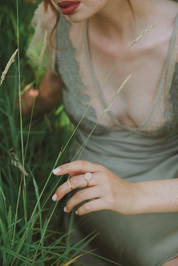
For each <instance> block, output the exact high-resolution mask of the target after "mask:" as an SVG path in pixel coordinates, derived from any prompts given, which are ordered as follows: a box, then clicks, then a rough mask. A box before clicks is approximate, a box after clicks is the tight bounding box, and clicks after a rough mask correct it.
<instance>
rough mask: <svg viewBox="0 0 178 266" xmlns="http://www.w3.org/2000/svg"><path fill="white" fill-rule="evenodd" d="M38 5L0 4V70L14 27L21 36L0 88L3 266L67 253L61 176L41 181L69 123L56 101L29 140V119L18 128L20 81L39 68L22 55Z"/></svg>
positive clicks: (64, 257) (12, 45) (48, 261)
mask: <svg viewBox="0 0 178 266" xmlns="http://www.w3.org/2000/svg"><path fill="white" fill-rule="evenodd" d="M37 4H38V1H30V0H26V1H24V0H18V1H15V0H10V1H9V0H8V1H4V0H3V1H2V2H1V12H0V73H2V71H3V70H4V68H5V66H6V64H7V62H8V60H9V58H10V57H11V55H12V54H13V53H14V51H15V50H16V49H17V46H18V42H17V28H18V29H19V37H20V38H19V59H20V69H19V65H18V60H17V59H18V57H17V56H16V60H15V62H14V63H13V64H12V65H11V67H10V69H9V71H8V73H7V75H6V78H5V81H4V82H3V84H2V86H1V87H0V265H3V266H6V265H7V266H9V265H17V266H18V265H20V266H21V265H52V262H53V263H54V262H55V261H56V262H57V261H58V260H60V264H58V265H61V263H62V262H67V261H69V258H70V257H71V255H70V251H71V249H69V246H68V247H66V246H65V241H64V240H65V235H64V230H63V227H62V217H63V205H64V203H63V202H60V204H59V206H57V207H56V208H55V204H54V202H52V200H51V196H52V194H53V193H54V191H55V189H56V188H57V185H59V184H60V182H59V181H60V179H59V178H56V177H54V176H52V177H51V178H50V179H49V182H48V183H47V184H46V180H47V179H48V178H49V175H50V173H51V171H52V169H53V167H54V163H55V161H56V158H57V157H58V155H59V153H60V151H61V149H62V148H63V147H64V145H65V144H66V143H67V141H68V139H69V136H70V134H71V132H72V129H73V127H72V125H71V123H70V121H69V119H68V117H67V115H66V113H65V112H64V107H63V104H62V102H61V103H59V105H58V106H56V107H55V108H54V109H53V110H51V112H50V113H48V114H46V115H44V116H42V117H40V118H38V119H35V120H34V121H33V122H32V127H31V130H30V135H29V141H28V134H29V119H23V123H22V127H21V124H20V114H19V110H18V109H17V107H16V101H17V98H18V89H19V85H20V88H22V86H23V85H24V84H28V83H31V82H33V81H36V77H37V76H38V70H37V69H36V68H33V64H32V63H31V62H30V61H29V60H27V58H26V56H25V54H26V49H27V47H28V45H29V43H30V40H31V37H32V36H33V29H32V27H31V25H30V22H31V19H32V16H33V13H34V10H35V8H36V7H37ZM17 10H18V12H17ZM19 70H20V71H19ZM26 147H27V150H26ZM68 150H69V147H68V149H67V150H66V152H65V153H64V154H63V155H62V157H61V158H60V160H59V161H58V165H60V164H62V163H64V162H65V161H66V158H67V156H68ZM23 158H24V162H23ZM24 169H25V170H24ZM25 174H26V175H25ZM64 179H65V178H64V177H63V179H62V180H61V182H63V181H64ZM58 182H59V184H58ZM44 186H46V187H45V191H44V193H43V195H42V196H41V198H40V196H39V195H40V193H41V191H42V190H43V188H44ZM35 206H37V208H35ZM54 208H55V209H54ZM54 210H55V211H54ZM53 211H54V212H53ZM51 213H53V216H52V219H51V218H50V217H51ZM54 265H56V264H54ZM77 265H78V264H77Z"/></svg>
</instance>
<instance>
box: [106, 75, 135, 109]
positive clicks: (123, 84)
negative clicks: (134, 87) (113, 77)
mask: <svg viewBox="0 0 178 266" xmlns="http://www.w3.org/2000/svg"><path fill="white" fill-rule="evenodd" d="M131 77H132V74H131V75H130V76H128V77H127V78H126V80H124V82H123V83H122V84H121V86H120V87H119V89H118V90H117V91H116V93H115V94H114V95H113V98H112V100H111V102H110V104H109V105H108V107H107V108H106V109H105V110H104V111H103V114H105V113H106V112H109V111H110V109H111V106H112V104H113V101H114V99H115V98H116V97H117V96H118V94H119V93H120V92H121V91H122V89H123V88H124V87H125V85H126V84H127V82H128V81H129V80H130V78H131Z"/></svg>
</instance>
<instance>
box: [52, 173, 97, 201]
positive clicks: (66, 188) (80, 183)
mask: <svg viewBox="0 0 178 266" xmlns="http://www.w3.org/2000/svg"><path fill="white" fill-rule="evenodd" d="M96 176H97V175H96V174H92V179H91V180H90V181H89V185H90V186H94V185H96V183H97V178H96ZM68 182H69V183H68ZM86 186H87V181H86V180H85V177H84V175H83V174H82V175H78V176H73V177H71V178H70V179H69V180H67V181H66V182H65V183H63V184H62V185H61V186H60V187H58V189H57V190H56V193H55V194H54V195H53V197H52V199H53V200H54V201H59V200H61V199H62V198H63V197H64V196H65V195H66V194H67V193H69V192H70V191H71V190H73V189H76V188H82V187H86Z"/></svg>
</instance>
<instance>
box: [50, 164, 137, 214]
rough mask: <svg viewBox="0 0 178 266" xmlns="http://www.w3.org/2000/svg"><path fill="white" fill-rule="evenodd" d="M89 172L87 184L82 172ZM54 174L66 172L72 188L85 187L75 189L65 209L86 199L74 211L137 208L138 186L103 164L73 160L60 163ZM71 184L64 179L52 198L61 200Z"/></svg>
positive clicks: (126, 211)
mask: <svg viewBox="0 0 178 266" xmlns="http://www.w3.org/2000/svg"><path fill="white" fill-rule="evenodd" d="M88 172H90V173H92V179H91V180H90V181H89V187H87V188H85V187H86V186H87V181H86V180H85V177H84V174H85V173H88ZM53 173H54V174H56V175H57V176H59V175H64V174H69V175H70V176H71V178H70V185H71V187H72V189H76V188H84V189H82V190H79V191H78V192H76V193H75V194H74V195H73V196H72V198H70V200H69V201H68V202H67V204H66V207H65V208H64V211H66V212H70V211H72V209H73V208H74V207H75V206H77V205H78V204H80V203H82V202H83V201H86V200H91V199H94V200H92V201H89V202H87V203H84V204H83V205H82V206H81V207H79V208H78V210H77V211H76V214H78V215H83V214H86V213H90V212H93V211H99V210H106V209H107V210H112V211H114V212H117V213H119V214H122V215H133V214H135V213H136V212H137V207H136V206H137V196H138V188H137V185H136V184H134V183H130V182H127V181H125V180H123V179H122V178H120V177H118V176H117V175H115V174H114V173H113V172H111V171H110V170H108V169H107V168H105V167H104V166H102V165H98V164H94V163H90V162H87V161H75V162H71V163H68V164H64V165H62V166H60V168H56V169H55V170H54V171H53ZM70 185H69V184H68V183H67V182H65V183H64V184H62V185H61V186H60V187H59V188H58V189H57V191H56V194H55V195H54V196H53V200H54V201H59V200H61V199H62V198H63V197H64V196H65V195H66V194H67V193H69V192H70V191H71V188H70Z"/></svg>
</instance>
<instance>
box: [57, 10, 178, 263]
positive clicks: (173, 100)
mask: <svg viewBox="0 0 178 266" xmlns="http://www.w3.org/2000/svg"><path fill="white" fill-rule="evenodd" d="M56 34H57V35H56V36H57V42H56V45H57V48H58V50H57V52H56V71H57V72H58V73H59V74H60V76H61V79H62V81H63V100H64V105H65V109H66V112H67V114H68V115H69V117H70V119H71V121H72V122H73V123H74V125H75V126H77V125H78V124H79V125H78V129H77V133H76V138H75V141H74V143H73V145H72V148H71V151H70V156H69V161H72V160H76V159H82V160H86V161H90V162H93V163H97V164H101V165H104V166H105V167H107V168H108V169H110V170H111V171H112V172H114V173H115V174H116V175H118V176H119V177H121V178H123V179H125V180H127V181H129V182H142V181H150V180H162V179H173V178H178V63H177V62H176V58H177V51H178V18H177V19H176V20H175V25H174V30H173V32H172V37H171V41H170V44H169V49H168V52H167V57H166V59H165V64H164V68H163V72H162V75H161V78H160V83H159V87H158V90H157V94H156V95H155V100H154V102H153V105H152V109H151V110H150V112H149V113H148V114H147V116H146V117H145V118H144V120H143V123H142V124H141V125H140V126H139V127H124V126H123V125H121V124H120V123H119V122H118V120H117V119H116V117H115V116H114V114H113V112H112V110H109V111H107V112H105V114H104V116H103V117H102V118H101V119H100V117H101V116H102V114H103V112H104V110H105V109H106V108H107V104H106V102H105V100H104V97H103V95H102V89H101V90H100V88H99V85H98V81H97V78H96V76H95V72H94V70H93V68H92V62H91V59H90V52H89V47H88V40H87V21H85V22H81V23H76V24H73V23H71V22H70V21H68V20H67V17H65V16H63V15H62V14H61V18H60V22H59V24H58V27H57V33H56ZM128 74H130V73H128ZM148 75H149V73H148ZM150 78H151V77H150ZM107 84H109V82H108V83H107ZM118 85H119V83H118ZM116 89H118V88H116ZM118 97H119V96H118ZM116 101H117V100H116ZM140 101H141V99H140ZM138 107H139V105H138ZM140 111H141V112H142V110H140ZM98 120H100V121H99V123H98V125H97V127H96V128H95V129H94V127H95V124H96V122H97V121H98ZM93 129H94V131H93V133H92V135H91V136H90V138H89V140H88V141H87V143H86V144H85V147H84V148H82V149H81V146H82V144H83V143H84V141H85V140H86V138H87V137H88V136H89V134H90V133H91V131H92V130H93ZM76 154H77V156H76ZM66 217H69V214H66ZM66 223H67V220H66ZM93 232H94V233H93ZM91 233H93V234H94V235H96V234H98V235H97V236H96V237H95V238H94V240H92V241H91V242H90V243H89V244H88V243H87V241H88V239H87V240H86V241H85V242H84V243H85V246H84V247H83V249H84V250H85V249H86V250H95V251H94V253H95V254H97V255H98V256H102V257H105V258H107V260H102V259H100V258H99V257H97V256H93V255H90V254H89V255H84V256H83V257H81V260H82V261H83V263H84V265H114V263H112V262H109V260H111V261H114V262H116V263H117V264H118V265H119V263H120V264H122V265H123V266H161V265H162V264H164V263H165V262H166V261H168V260H171V259H172V258H174V257H176V256H178V213H158V214H140V215H134V216H122V215H119V214H118V213H115V212H112V211H108V210H102V211H98V212H94V213H90V214H87V215H84V216H83V217H78V216H76V215H74V220H73V224H72V229H71V231H70V239H71V241H72V243H73V244H76V243H77V242H78V241H80V240H81V239H84V238H85V237H86V236H88V235H89V234H91ZM93 234H92V236H93Z"/></svg>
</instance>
